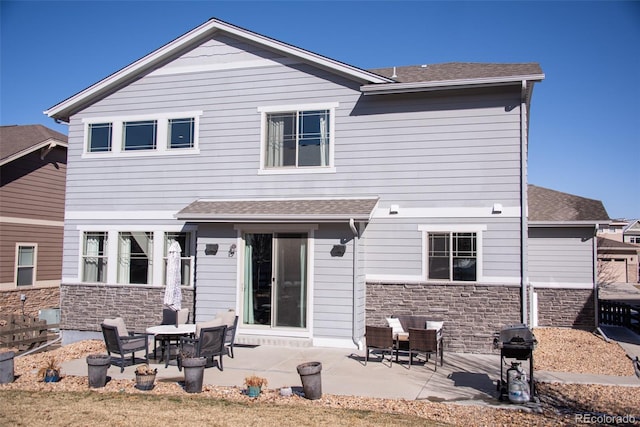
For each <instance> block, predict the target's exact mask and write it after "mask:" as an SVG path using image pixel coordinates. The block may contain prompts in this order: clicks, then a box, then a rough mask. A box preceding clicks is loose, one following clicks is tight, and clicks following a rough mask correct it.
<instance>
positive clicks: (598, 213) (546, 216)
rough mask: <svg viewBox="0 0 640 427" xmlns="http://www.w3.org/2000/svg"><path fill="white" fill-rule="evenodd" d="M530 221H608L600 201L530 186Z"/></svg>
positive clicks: (607, 215)
mask: <svg viewBox="0 0 640 427" xmlns="http://www.w3.org/2000/svg"><path fill="white" fill-rule="evenodd" d="M528 188H529V191H528V200H529V202H528V207H529V221H551V222H573V221H608V220H609V214H607V211H606V209H605V208H604V205H603V204H602V202H601V201H600V200H594V199H587V198H585V197H580V196H575V195H573V194H568V193H562V192H560V191H555V190H550V189H548V188H543V187H537V186H535V185H529V187H528Z"/></svg>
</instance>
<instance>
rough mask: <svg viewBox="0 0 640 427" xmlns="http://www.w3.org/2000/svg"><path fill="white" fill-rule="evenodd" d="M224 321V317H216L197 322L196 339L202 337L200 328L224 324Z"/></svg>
mask: <svg viewBox="0 0 640 427" xmlns="http://www.w3.org/2000/svg"><path fill="white" fill-rule="evenodd" d="M222 325H224V323H223V322H222V318H220V317H216V318H215V319H213V320H208V321H206V322H200V323H196V335H195V336H196V339H198V338H199V337H200V329H202V328H210V327H212V326H222Z"/></svg>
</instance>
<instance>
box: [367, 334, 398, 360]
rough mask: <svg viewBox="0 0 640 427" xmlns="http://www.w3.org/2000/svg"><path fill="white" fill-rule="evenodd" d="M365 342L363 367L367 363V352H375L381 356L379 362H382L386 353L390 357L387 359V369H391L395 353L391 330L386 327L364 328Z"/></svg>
mask: <svg viewBox="0 0 640 427" xmlns="http://www.w3.org/2000/svg"><path fill="white" fill-rule="evenodd" d="M365 341H366V355H365V360H364V364H365V366H366V364H367V362H368V361H369V352H370V351H371V350H375V351H378V352H379V353H380V354H381V360H380V361H381V362H384V353H387V352H388V353H389V354H390V355H391V356H392V357H391V358H390V359H389V367H391V362H392V358H393V353H394V352H395V351H396V347H395V345H394V342H393V329H391V328H390V327H386V326H365Z"/></svg>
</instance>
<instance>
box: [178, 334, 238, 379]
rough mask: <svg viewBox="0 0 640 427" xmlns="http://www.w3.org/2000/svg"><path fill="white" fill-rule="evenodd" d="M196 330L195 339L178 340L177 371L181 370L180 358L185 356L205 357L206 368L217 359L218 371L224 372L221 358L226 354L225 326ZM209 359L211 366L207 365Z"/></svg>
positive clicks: (184, 338) (183, 338)
mask: <svg viewBox="0 0 640 427" xmlns="http://www.w3.org/2000/svg"><path fill="white" fill-rule="evenodd" d="M196 328H197V331H196V336H195V338H189V337H182V338H180V352H179V354H178V370H182V358H183V357H185V355H187V354H188V355H189V357H205V358H207V365H206V366H207V367H210V366H213V362H214V361H215V357H216V356H218V357H219V361H218V363H217V365H218V369H220V370H221V371H222V370H224V368H223V366H222V356H224V355H225V354H227V349H226V347H225V345H224V341H225V336H226V333H227V325H219V326H207V327H201V328H198V327H197V326H196ZM209 358H211V364H209Z"/></svg>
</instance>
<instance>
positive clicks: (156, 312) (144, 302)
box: [60, 284, 194, 332]
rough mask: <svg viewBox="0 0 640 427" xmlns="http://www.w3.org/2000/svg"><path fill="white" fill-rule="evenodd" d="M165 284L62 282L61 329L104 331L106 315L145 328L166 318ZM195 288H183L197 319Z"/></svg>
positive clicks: (131, 327) (135, 328) (185, 300)
mask: <svg viewBox="0 0 640 427" xmlns="http://www.w3.org/2000/svg"><path fill="white" fill-rule="evenodd" d="M164 290H165V289H164V287H157V286H144V285H103V284H62V285H61V286H60V308H61V313H60V329H62V330H74V331H90V332H98V331H100V323H102V321H103V320H104V319H105V318H109V317H122V318H123V319H124V321H125V324H126V325H127V329H129V330H130V331H136V332H143V331H144V330H145V329H146V328H147V327H149V326H153V325H159V324H160V323H161V322H162V303H163V300H164ZM193 301H194V290H193V289H191V288H183V289H182V308H189V310H190V314H189V321H190V322H192V321H193V318H194V317H193V316H194V310H193Z"/></svg>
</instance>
